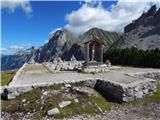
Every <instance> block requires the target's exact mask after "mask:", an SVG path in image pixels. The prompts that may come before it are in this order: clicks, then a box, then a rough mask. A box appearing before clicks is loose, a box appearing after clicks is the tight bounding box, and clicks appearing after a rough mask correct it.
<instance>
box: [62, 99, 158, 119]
mask: <svg viewBox="0 0 160 120" xmlns="http://www.w3.org/2000/svg"><path fill="white" fill-rule="evenodd" d="M63 120H160V101H145V102H144V103H142V104H138V105H134V106H133V105H132V106H128V107H125V108H114V109H112V110H110V111H109V112H106V113H104V114H103V115H96V116H90V115H79V116H74V117H72V118H65V119H63Z"/></svg>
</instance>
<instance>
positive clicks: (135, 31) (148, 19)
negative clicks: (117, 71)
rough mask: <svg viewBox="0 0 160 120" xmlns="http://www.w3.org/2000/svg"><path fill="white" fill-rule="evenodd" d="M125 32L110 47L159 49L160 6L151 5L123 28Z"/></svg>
mask: <svg viewBox="0 0 160 120" xmlns="http://www.w3.org/2000/svg"><path fill="white" fill-rule="evenodd" d="M124 32H125V34H124V35H123V37H122V38H121V39H120V40H118V41H117V42H115V43H114V44H113V45H112V47H111V48H113V49H114V48H131V47H135V48H138V49H143V50H148V49H155V48H159V49H160V8H159V9H158V10H157V8H156V6H155V5H154V6H152V7H151V8H150V9H149V10H148V12H145V13H143V14H142V15H141V16H140V17H139V18H138V19H137V20H134V21H133V22H132V23H130V24H129V25H127V26H126V27H125V28H124Z"/></svg>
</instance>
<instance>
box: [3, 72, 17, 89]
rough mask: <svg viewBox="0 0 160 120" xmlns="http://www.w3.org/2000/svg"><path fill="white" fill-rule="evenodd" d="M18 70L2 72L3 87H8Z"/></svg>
mask: <svg viewBox="0 0 160 120" xmlns="http://www.w3.org/2000/svg"><path fill="white" fill-rule="evenodd" d="M16 72H17V70H8V71H1V86H4V85H7V84H8V83H9V82H10V81H11V79H12V78H13V76H14V75H15V73H16Z"/></svg>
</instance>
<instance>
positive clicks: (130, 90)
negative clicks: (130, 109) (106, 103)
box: [95, 78, 156, 102]
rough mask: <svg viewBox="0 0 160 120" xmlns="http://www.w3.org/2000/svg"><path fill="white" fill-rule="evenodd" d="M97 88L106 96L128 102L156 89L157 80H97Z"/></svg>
mask: <svg viewBox="0 0 160 120" xmlns="http://www.w3.org/2000/svg"><path fill="white" fill-rule="evenodd" d="M95 88H96V89H97V90H98V91H99V92H100V93H101V94H102V95H103V96H104V97H106V98H109V99H112V100H113V101H118V102H128V101H132V100H135V99H138V98H143V97H144V96H145V95H148V94H152V93H153V92H155V91H156V81H155V80H153V79H149V78H146V79H145V80H144V81H138V82H134V83H131V84H120V83H117V82H113V81H110V80H97V83H96V84H95Z"/></svg>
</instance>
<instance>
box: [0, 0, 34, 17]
mask: <svg viewBox="0 0 160 120" xmlns="http://www.w3.org/2000/svg"><path fill="white" fill-rule="evenodd" d="M1 7H2V9H4V8H6V9H8V10H9V11H10V12H14V11H15V10H16V8H18V7H20V8H21V9H22V10H23V11H24V12H25V13H26V14H27V15H29V16H30V14H31V13H32V7H31V4H30V3H29V1H27V0H2V1H1Z"/></svg>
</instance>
